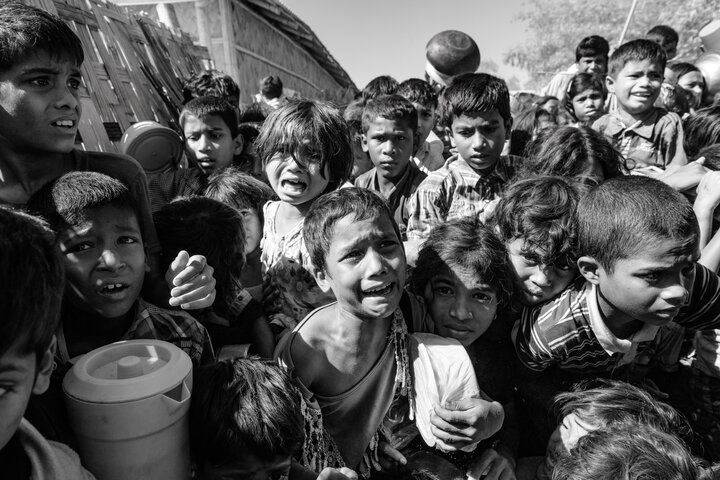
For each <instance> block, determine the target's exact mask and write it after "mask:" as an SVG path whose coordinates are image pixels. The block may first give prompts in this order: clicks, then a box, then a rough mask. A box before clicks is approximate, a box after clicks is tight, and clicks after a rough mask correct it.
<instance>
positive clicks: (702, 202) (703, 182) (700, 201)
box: [695, 171, 720, 212]
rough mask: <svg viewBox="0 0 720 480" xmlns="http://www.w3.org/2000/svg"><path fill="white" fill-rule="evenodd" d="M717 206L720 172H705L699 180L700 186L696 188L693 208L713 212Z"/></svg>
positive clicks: (719, 196) (719, 202)
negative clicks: (696, 207) (697, 207)
mask: <svg viewBox="0 0 720 480" xmlns="http://www.w3.org/2000/svg"><path fill="white" fill-rule="evenodd" d="M718 205H720V171H717V172H707V173H706V174H705V175H703V177H702V178H701V179H700V184H699V185H698V187H697V198H696V199H695V206H700V207H701V208H706V209H708V210H709V211H710V212H713V211H715V208H717V206H718Z"/></svg>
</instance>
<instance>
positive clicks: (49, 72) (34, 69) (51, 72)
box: [21, 67, 79, 75]
mask: <svg viewBox="0 0 720 480" xmlns="http://www.w3.org/2000/svg"><path fill="white" fill-rule="evenodd" d="M59 72H60V69H59V68H53V67H31V68H27V69H25V70H23V71H22V73H21V74H22V75H31V74H38V73H44V74H46V75H54V74H57V73H59ZM78 72H79V70H78Z"/></svg>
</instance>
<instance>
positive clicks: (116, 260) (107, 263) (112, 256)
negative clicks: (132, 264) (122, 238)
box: [99, 248, 123, 271]
mask: <svg viewBox="0 0 720 480" xmlns="http://www.w3.org/2000/svg"><path fill="white" fill-rule="evenodd" d="M122 265H123V263H122V260H121V258H120V256H119V255H118V253H117V252H116V251H115V250H112V249H109V248H106V249H105V250H103V252H102V253H101V254H100V265H99V266H100V268H101V269H103V270H110V271H114V270H117V269H119V268H121V267H122Z"/></svg>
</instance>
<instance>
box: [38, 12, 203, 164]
mask: <svg viewBox="0 0 720 480" xmlns="http://www.w3.org/2000/svg"><path fill="white" fill-rule="evenodd" d="M25 1H26V3H27V4H29V5H34V6H37V7H40V8H42V9H44V10H47V11H49V12H51V13H55V14H57V15H58V16H59V17H60V18H62V19H63V20H64V21H65V22H67V23H68V25H70V26H71V28H73V30H74V31H75V33H76V34H77V35H78V37H79V38H80V40H81V42H82V45H83V49H84V51H85V62H84V63H83V66H82V75H83V87H82V88H81V89H80V99H81V104H82V109H83V110H82V117H81V121H80V125H79V135H78V138H77V140H76V142H77V143H78V147H80V148H85V149H87V150H101V151H111V152H112V151H117V150H118V147H117V144H118V141H119V140H120V138H121V137H122V134H123V132H124V131H125V129H127V128H128V127H129V126H130V125H132V124H133V123H135V122H139V121H142V120H154V121H156V122H159V123H161V124H163V125H167V126H169V127H171V128H174V129H176V130H178V131H179V129H178V126H177V117H178V113H179V108H180V106H181V104H182V102H181V100H182V79H183V78H186V77H188V76H189V75H190V74H191V73H193V72H197V71H200V70H203V69H207V68H210V67H211V66H212V60H211V59H210V55H209V54H208V51H207V49H206V48H205V47H200V46H197V45H194V44H193V41H192V39H191V38H190V37H189V36H188V35H186V34H184V33H182V32H177V31H171V30H170V29H168V28H167V27H165V26H163V25H161V24H158V23H156V22H154V21H152V20H150V19H147V18H144V17H141V16H138V15H132V14H129V13H128V12H127V11H126V10H125V9H123V8H121V7H118V6H117V5H114V4H112V3H105V2H100V1H97V0H25Z"/></svg>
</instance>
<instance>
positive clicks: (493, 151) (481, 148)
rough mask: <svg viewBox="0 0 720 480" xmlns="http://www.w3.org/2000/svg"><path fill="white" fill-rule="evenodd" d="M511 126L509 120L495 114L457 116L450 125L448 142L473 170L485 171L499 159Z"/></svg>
mask: <svg viewBox="0 0 720 480" xmlns="http://www.w3.org/2000/svg"><path fill="white" fill-rule="evenodd" d="M511 125H512V120H508V121H507V122H506V121H505V120H503V118H502V116H500V113H499V112H498V111H497V110H493V111H491V112H480V113H478V114H476V115H473V116H468V115H460V116H459V117H455V118H454V119H453V121H452V127H451V129H450V134H451V142H452V144H453V146H454V147H456V148H457V151H458V155H460V158H462V159H463V160H465V161H466V162H467V163H468V165H470V166H471V167H472V168H473V169H475V170H478V171H488V170H491V169H492V168H493V167H495V164H496V163H497V161H498V159H499V158H500V154H501V153H502V150H503V147H504V146H505V140H507V138H508V135H509V132H510V126H511Z"/></svg>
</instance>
